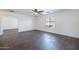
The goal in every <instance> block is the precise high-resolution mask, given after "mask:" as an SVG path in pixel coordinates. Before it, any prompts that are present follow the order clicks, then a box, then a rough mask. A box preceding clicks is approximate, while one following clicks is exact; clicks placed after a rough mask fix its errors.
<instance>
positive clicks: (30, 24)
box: [0, 11, 34, 34]
mask: <svg viewBox="0 0 79 59" xmlns="http://www.w3.org/2000/svg"><path fill="white" fill-rule="evenodd" d="M0 17H1V19H0V20H1V24H3V25H1V28H0V32H1V34H2V33H3V28H4V29H11V28H17V23H16V21H13V20H14V19H15V20H16V18H17V19H18V32H23V31H29V30H34V19H33V16H32V15H28V14H27V15H24V14H17V13H10V12H2V11H0ZM10 19H11V20H12V21H10ZM5 20H6V21H5ZM7 20H8V22H7ZM10 23H11V25H14V26H13V27H12V26H6V25H7V24H10ZM14 23H15V24H14Z"/></svg>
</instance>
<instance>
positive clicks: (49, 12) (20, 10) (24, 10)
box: [0, 9, 61, 15]
mask: <svg viewBox="0 0 79 59" xmlns="http://www.w3.org/2000/svg"><path fill="white" fill-rule="evenodd" d="M11 10H12V11H14V13H20V14H25V15H26V14H30V15H33V11H32V10H33V9H1V10H0V11H6V12H10V11H11ZM38 10H43V11H44V12H42V15H46V14H51V13H54V12H57V11H60V10H61V9H38Z"/></svg>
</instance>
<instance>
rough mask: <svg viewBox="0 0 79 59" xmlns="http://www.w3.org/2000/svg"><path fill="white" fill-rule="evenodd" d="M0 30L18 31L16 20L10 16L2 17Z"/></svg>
mask: <svg viewBox="0 0 79 59" xmlns="http://www.w3.org/2000/svg"><path fill="white" fill-rule="evenodd" d="M1 20H2V24H1V26H2V28H3V30H6V29H18V19H17V18H16V17H12V16H3V17H2V19H1Z"/></svg>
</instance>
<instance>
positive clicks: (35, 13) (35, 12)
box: [32, 9, 44, 15]
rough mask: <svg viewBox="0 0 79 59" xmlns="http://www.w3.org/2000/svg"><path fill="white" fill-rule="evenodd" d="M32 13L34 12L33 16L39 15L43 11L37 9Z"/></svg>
mask: <svg viewBox="0 0 79 59" xmlns="http://www.w3.org/2000/svg"><path fill="white" fill-rule="evenodd" d="M32 11H33V12H34V15H37V14H41V13H42V12H44V11H43V10H38V9H33V10H32Z"/></svg>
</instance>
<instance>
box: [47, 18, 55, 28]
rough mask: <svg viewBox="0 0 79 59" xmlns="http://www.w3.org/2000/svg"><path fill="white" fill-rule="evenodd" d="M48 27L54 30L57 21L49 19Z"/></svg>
mask: <svg viewBox="0 0 79 59" xmlns="http://www.w3.org/2000/svg"><path fill="white" fill-rule="evenodd" d="M46 26H48V27H53V28H54V27H55V21H54V20H53V19H51V18H47V19H46Z"/></svg>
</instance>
